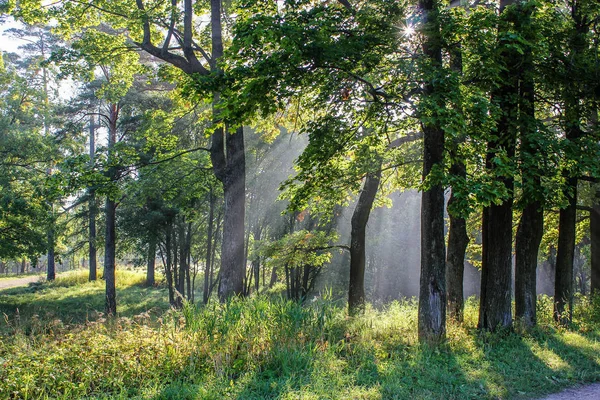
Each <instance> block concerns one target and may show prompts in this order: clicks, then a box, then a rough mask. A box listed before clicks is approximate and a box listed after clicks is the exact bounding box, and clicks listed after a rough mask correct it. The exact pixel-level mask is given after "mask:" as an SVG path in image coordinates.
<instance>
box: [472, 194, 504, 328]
mask: <svg viewBox="0 0 600 400" xmlns="http://www.w3.org/2000/svg"><path fill="white" fill-rule="evenodd" d="M482 226H483V229H482V231H483V233H482V245H483V249H482V261H483V262H482V265H483V268H482V271H481V298H480V306H479V328H480V329H484V330H489V331H493V330H495V329H496V328H499V327H500V328H504V327H510V326H511V325H512V310H511V300H512V296H511V292H512V290H511V286H512V282H511V280H512V201H508V200H507V201H505V202H504V203H503V204H502V205H499V206H495V205H494V206H490V207H487V208H485V209H484V210H483V222H482Z"/></svg>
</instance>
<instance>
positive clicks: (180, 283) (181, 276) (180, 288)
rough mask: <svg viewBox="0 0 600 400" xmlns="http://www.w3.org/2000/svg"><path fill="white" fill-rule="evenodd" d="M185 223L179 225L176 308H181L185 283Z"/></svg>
mask: <svg viewBox="0 0 600 400" xmlns="http://www.w3.org/2000/svg"><path fill="white" fill-rule="evenodd" d="M185 226H186V224H185V221H183V220H182V221H181V222H180V223H179V234H178V239H179V273H178V274H177V283H176V287H177V292H178V294H177V301H176V303H177V308H181V307H183V299H185V282H186V264H187V254H186V252H185V247H186V234H185Z"/></svg>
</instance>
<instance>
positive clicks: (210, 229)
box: [202, 188, 215, 304]
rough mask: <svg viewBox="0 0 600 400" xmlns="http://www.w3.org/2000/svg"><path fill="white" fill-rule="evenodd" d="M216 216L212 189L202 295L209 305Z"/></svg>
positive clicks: (203, 300)
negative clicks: (214, 220)
mask: <svg viewBox="0 0 600 400" xmlns="http://www.w3.org/2000/svg"><path fill="white" fill-rule="evenodd" d="M214 215H215V197H214V195H213V191H212V188H211V189H210V193H209V209H208V229H207V231H206V259H205V267H204V292H203V293H202V302H203V303H204V304H206V303H208V292H209V287H210V286H209V285H210V276H211V274H212V271H211V268H210V267H211V256H212V241H213V218H214Z"/></svg>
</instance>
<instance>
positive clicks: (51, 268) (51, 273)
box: [22, 228, 56, 281]
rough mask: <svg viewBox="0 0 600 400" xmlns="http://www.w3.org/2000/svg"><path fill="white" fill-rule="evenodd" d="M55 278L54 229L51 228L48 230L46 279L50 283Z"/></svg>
mask: <svg viewBox="0 0 600 400" xmlns="http://www.w3.org/2000/svg"><path fill="white" fill-rule="evenodd" d="M23 266H25V261H23ZM22 272H25V271H22ZM55 278H56V267H55V261H54V228H50V229H49V230H48V268H47V269H46V279H47V280H48V281H53V280H54V279H55Z"/></svg>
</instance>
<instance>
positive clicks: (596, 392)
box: [539, 383, 600, 400]
mask: <svg viewBox="0 0 600 400" xmlns="http://www.w3.org/2000/svg"><path fill="white" fill-rule="evenodd" d="M599 399H600V383H594V384H593V385H587V386H580V387H575V388H570V389H566V390H563V391H562V392H560V393H554V394H551V395H550V396H548V397H544V398H542V399H539V400H599Z"/></svg>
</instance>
